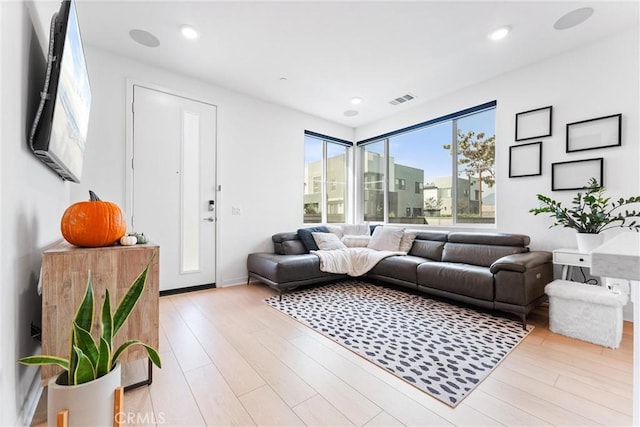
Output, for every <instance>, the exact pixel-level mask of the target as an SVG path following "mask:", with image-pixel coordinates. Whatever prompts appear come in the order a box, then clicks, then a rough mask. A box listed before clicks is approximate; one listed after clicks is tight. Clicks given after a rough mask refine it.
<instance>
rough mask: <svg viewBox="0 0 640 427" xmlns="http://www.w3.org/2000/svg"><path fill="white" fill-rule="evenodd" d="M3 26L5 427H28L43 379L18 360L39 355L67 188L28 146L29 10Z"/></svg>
mask: <svg viewBox="0 0 640 427" xmlns="http://www.w3.org/2000/svg"><path fill="white" fill-rule="evenodd" d="M0 18H1V21H0V44H1V49H0V52H1V57H0V59H1V60H0V64H1V70H2V74H1V79H0V92H1V95H2V96H1V101H0V138H1V144H0V153H1V156H0V194H1V196H2V209H1V210H2V214H1V215H2V216H1V222H2V236H1V237H2V238H1V239H0V240H1V241H2V243H1V244H0V275H1V276H0V277H1V280H0V284H1V285H0V348H1V349H2V351H0V425H19V424H24V423H28V422H30V417H31V413H32V411H33V409H34V406H33V405H35V403H37V397H38V395H37V394H38V393H39V392H40V387H39V380H40V376H39V375H38V371H37V369H36V368H34V367H25V366H22V365H18V363H17V359H18V358H19V357H23V356H27V355H30V354H33V353H34V352H36V351H38V347H39V346H38V345H37V343H36V342H35V341H34V340H33V339H32V338H31V337H30V327H29V325H30V323H31V322H32V321H33V322H34V323H36V324H38V325H39V324H40V318H41V300H40V298H39V297H38V295H37V292H36V285H37V278H38V273H39V268H40V254H41V252H42V250H44V249H45V248H46V247H47V246H48V245H49V244H51V243H54V242H55V241H57V240H58V239H59V238H60V232H59V227H60V217H61V215H62V212H63V211H64V209H65V208H66V207H67V205H68V202H69V186H68V184H65V183H63V182H62V181H61V179H60V178H59V177H58V176H57V175H56V174H55V173H53V172H52V171H51V170H50V169H49V168H48V167H46V166H45V165H44V164H42V163H41V162H40V161H39V160H38V159H36V158H35V157H34V156H33V155H32V154H31V152H30V151H29V148H28V146H27V142H26V138H25V131H26V127H27V123H28V122H30V121H31V114H30V112H31V109H30V108H31V104H30V103H29V102H28V99H29V95H30V93H29V92H30V90H32V89H34V88H35V90H36V92H37V91H38V90H40V89H39V88H38V86H40V85H41V84H42V80H41V78H42V75H38V73H39V72H40V71H41V70H42V67H43V62H44V55H43V52H42V49H41V45H40V43H39V42H38V40H37V39H36V38H35V33H36V32H41V29H40V28H38V29H36V28H34V24H32V19H31V17H30V14H29V11H28V10H27V4H25V3H23V2H0ZM49 18H50V15H49ZM49 18H46V19H45V22H46V26H47V28H48V25H49V23H48V20H49ZM35 26H37V24H35ZM45 43H46V41H45ZM32 79H35V80H32ZM34 84H35V85H34ZM31 99H33V98H31Z"/></svg>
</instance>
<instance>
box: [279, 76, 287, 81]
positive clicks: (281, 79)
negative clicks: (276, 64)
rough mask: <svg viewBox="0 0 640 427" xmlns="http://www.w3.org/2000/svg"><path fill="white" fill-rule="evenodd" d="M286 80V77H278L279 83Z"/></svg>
mask: <svg viewBox="0 0 640 427" xmlns="http://www.w3.org/2000/svg"><path fill="white" fill-rule="evenodd" d="M287 80H288V79H287V78H286V77H280V81H281V82H286V81H287Z"/></svg>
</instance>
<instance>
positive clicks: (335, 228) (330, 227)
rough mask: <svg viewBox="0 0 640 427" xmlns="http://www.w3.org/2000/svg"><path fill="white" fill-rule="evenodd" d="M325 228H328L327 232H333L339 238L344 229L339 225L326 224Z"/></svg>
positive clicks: (341, 236) (342, 235)
mask: <svg viewBox="0 0 640 427" xmlns="http://www.w3.org/2000/svg"><path fill="white" fill-rule="evenodd" d="M327 230H329V233H332V234H335V235H336V236H338V237H339V238H341V239H342V238H343V237H344V231H343V230H342V226H340V225H335V224H327Z"/></svg>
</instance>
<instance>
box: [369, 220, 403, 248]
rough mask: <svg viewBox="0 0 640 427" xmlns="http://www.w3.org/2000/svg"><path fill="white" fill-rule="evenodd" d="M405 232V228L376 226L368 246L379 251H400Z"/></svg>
mask: <svg viewBox="0 0 640 427" xmlns="http://www.w3.org/2000/svg"><path fill="white" fill-rule="evenodd" d="M403 234H404V228H399V227H388V226H383V227H376V229H375V230H373V236H371V241H370V242H369V244H368V245H367V247H368V248H369V249H375V250H377V251H398V250H399V249H400V240H402V235H403Z"/></svg>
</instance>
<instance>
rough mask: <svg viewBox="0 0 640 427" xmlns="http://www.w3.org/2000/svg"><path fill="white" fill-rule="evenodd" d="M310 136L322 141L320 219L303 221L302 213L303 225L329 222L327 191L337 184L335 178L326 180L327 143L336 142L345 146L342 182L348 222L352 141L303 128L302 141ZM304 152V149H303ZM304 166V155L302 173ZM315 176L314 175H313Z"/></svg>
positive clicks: (349, 213)
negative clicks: (317, 220) (343, 178)
mask: <svg viewBox="0 0 640 427" xmlns="http://www.w3.org/2000/svg"><path fill="white" fill-rule="evenodd" d="M307 137H310V138H314V139H317V140H319V141H321V142H322V167H321V170H322V175H321V177H320V188H321V190H320V192H321V194H320V203H321V206H320V211H321V219H320V222H319V223H318V222H305V221H306V218H305V215H304V213H303V215H302V223H303V224H304V225H313V224H330V223H329V222H328V216H329V191H331V186H337V183H336V181H335V180H332V181H331V182H329V180H328V164H329V162H328V158H327V153H328V148H329V147H328V145H327V144H336V145H340V146H343V147H346V150H345V165H344V167H345V170H344V177H345V182H344V222H348V221H349V218H350V217H351V213H352V209H351V206H352V203H351V198H352V197H351V195H352V190H351V189H352V187H353V184H352V183H353V177H352V176H350V171H351V170H352V168H351V167H350V164H351V156H352V151H353V150H352V149H353V145H354V144H353V142H350V141H345V140H343V139H339V138H335V137H332V136H328V135H323V134H321V133H317V132H312V131H309V130H305V131H304V139H303V140H304V141H305V144H306V138H307ZM303 153H304V150H303ZM305 167H306V161H304V156H303V174H304V168H305ZM305 178H306V177H304V176H303V180H302V182H303V195H302V197H303V203H302V207H303V209H304V196H305V194H304V182H305ZM314 178H315V177H314Z"/></svg>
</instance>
